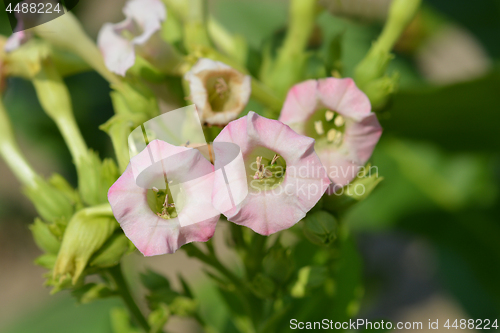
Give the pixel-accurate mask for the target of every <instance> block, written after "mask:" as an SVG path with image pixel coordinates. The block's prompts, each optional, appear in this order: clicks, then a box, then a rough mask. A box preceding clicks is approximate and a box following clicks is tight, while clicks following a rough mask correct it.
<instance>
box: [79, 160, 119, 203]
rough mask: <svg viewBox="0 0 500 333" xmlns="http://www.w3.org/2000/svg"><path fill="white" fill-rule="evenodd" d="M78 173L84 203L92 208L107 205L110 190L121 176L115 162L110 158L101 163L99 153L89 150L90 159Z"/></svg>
mask: <svg viewBox="0 0 500 333" xmlns="http://www.w3.org/2000/svg"><path fill="white" fill-rule="evenodd" d="M77 171H78V178H79V188H78V189H79V191H80V195H81V197H82V199H83V201H84V202H85V203H86V204H88V205H91V206H95V205H99V204H102V203H106V202H107V201H108V197H107V193H108V189H109V188H110V187H111V185H113V183H114V182H115V181H116V180H117V179H118V177H119V175H120V174H119V172H118V167H117V166H116V164H115V162H114V161H113V160H111V159H109V158H107V159H104V161H102V162H101V159H100V158H99V156H98V155H97V153H96V152H94V151H92V150H89V151H88V157H87V158H86V159H84V160H82V161H81V163H80V165H79V167H78V169H77Z"/></svg>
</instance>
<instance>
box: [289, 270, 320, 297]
mask: <svg viewBox="0 0 500 333" xmlns="http://www.w3.org/2000/svg"><path fill="white" fill-rule="evenodd" d="M327 277H328V269H327V268H326V267H323V266H306V267H302V268H301V269H300V270H299V274H298V278H297V282H296V283H295V284H294V286H293V287H292V290H291V291H290V294H291V295H292V296H293V297H295V298H302V297H304V296H305V295H306V293H307V291H308V290H311V289H313V288H316V287H319V286H321V285H322V284H323V283H324V282H325V281H326V279H327Z"/></svg>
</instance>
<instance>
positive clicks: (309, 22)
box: [261, 0, 318, 96]
mask: <svg viewBox="0 0 500 333" xmlns="http://www.w3.org/2000/svg"><path fill="white" fill-rule="evenodd" d="M317 12H318V9H317V1H316V0H292V1H290V13H289V18H290V19H289V23H288V31H287V34H286V37H285V40H284V42H283V46H281V48H280V49H279V50H278V55H277V57H276V60H275V62H274V63H273V64H272V68H271V70H270V71H269V72H268V68H266V67H267V66H263V69H262V72H261V74H262V77H263V81H264V83H266V84H267V85H269V86H270V87H271V88H273V89H274V90H276V92H277V93H278V94H280V95H282V96H284V95H285V93H286V91H287V90H288V89H289V88H290V87H291V86H292V85H293V84H294V83H296V82H298V81H300V78H301V75H302V71H303V68H304V65H305V61H306V54H305V53H304V50H305V48H306V46H307V43H308V40H309V36H310V35H311V33H312V31H313V28H314V22H315V19H316V14H317Z"/></svg>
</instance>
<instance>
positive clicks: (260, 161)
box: [256, 156, 262, 170]
mask: <svg viewBox="0 0 500 333" xmlns="http://www.w3.org/2000/svg"><path fill="white" fill-rule="evenodd" d="M256 163H257V170H259V169H260V165H261V163H262V156H257V161H256Z"/></svg>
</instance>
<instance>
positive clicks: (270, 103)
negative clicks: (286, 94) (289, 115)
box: [252, 78, 283, 112]
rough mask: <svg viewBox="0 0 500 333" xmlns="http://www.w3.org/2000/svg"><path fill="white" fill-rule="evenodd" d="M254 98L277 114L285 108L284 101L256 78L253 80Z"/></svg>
mask: <svg viewBox="0 0 500 333" xmlns="http://www.w3.org/2000/svg"><path fill="white" fill-rule="evenodd" d="M252 97H253V98H254V99H255V100H257V101H259V102H260V103H262V104H264V105H265V106H267V107H269V108H270V109H272V110H273V111H275V112H276V111H277V112H279V111H280V110H281V108H282V107H283V101H282V100H281V99H280V98H278V97H277V96H276V95H275V94H274V92H273V91H272V90H271V89H269V87H267V86H266V85H264V84H263V83H262V82H260V81H258V80H257V79H254V78H252Z"/></svg>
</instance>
